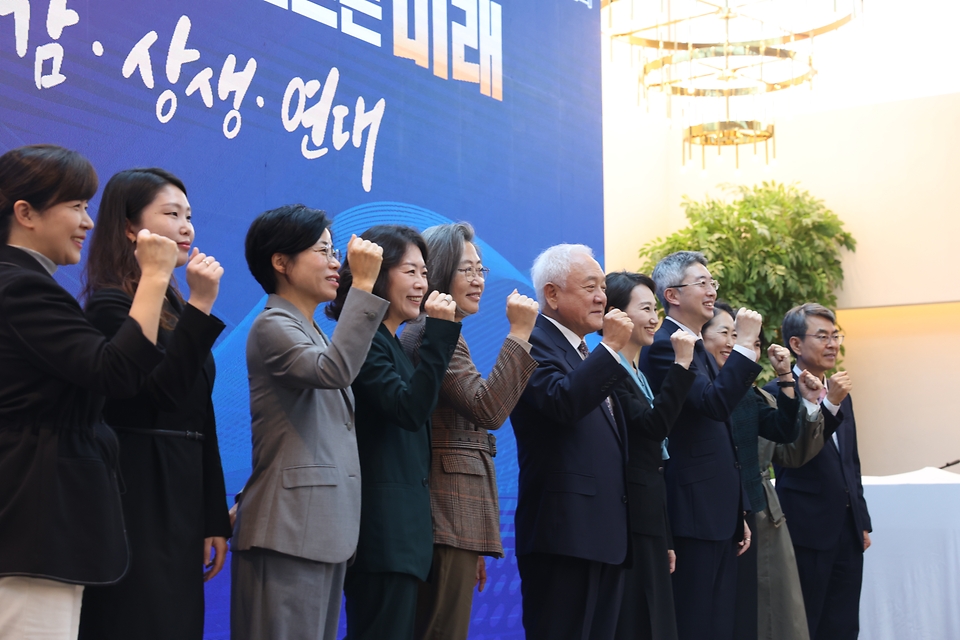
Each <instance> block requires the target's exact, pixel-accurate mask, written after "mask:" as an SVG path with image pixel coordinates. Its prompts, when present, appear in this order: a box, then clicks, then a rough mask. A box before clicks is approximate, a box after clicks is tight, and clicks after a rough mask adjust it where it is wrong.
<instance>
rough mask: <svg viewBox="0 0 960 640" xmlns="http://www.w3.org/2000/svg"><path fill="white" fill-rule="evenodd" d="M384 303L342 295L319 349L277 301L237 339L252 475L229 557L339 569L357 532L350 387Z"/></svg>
mask: <svg viewBox="0 0 960 640" xmlns="http://www.w3.org/2000/svg"><path fill="white" fill-rule="evenodd" d="M388 306H389V303H388V302H387V301H386V300H383V299H381V298H378V297H377V296H374V295H372V294H369V293H366V292H364V291H360V290H358V289H352V290H351V291H350V293H349V294H348V295H347V300H346V303H345V305H344V307H343V312H342V313H341V316H340V321H339V322H338V323H337V328H336V330H335V331H334V332H333V339H332V340H327V338H326V336H324V335H323V334H322V333H321V332H319V330H318V329H315V328H314V327H315V325H314V323H313V321H312V319H308V318H305V317H304V316H303V314H302V313H300V311H298V310H297V308H296V307H295V306H293V304H291V303H290V302H288V301H286V300H285V299H283V298H281V297H280V296H277V295H271V296H270V297H269V299H268V300H267V307H266V309H265V310H264V311H263V312H261V313H260V315H259V316H258V317H257V319H256V321H254V323H253V327H252V328H251V329H250V335H249V336H248V337H247V371H248V377H249V382H250V415H251V419H252V424H251V431H252V435H253V471H252V473H251V475H250V479H249V480H247V484H246V486H245V487H244V489H243V494H242V498H241V500H240V508H239V510H238V513H237V522H236V526H235V528H234V532H233V543H232V544H233V548H234V549H235V550H240V551H243V550H247V549H250V548H251V547H259V548H263V549H272V550H274V551H279V552H280V553H285V554H288V555H292V556H296V557H299V558H306V559H308V560H313V561H316V562H329V563H339V562H344V561H346V560H349V559H350V557H351V556H353V554H354V551H355V550H356V548H357V539H358V537H359V533H360V458H359V456H358V454H357V433H356V430H355V429H354V419H353V412H354V402H353V393H352V392H351V391H350V384H351V383H352V382H353V380H354V378H355V377H356V376H357V374H358V373H359V371H360V367H361V366H362V365H363V363H364V360H365V359H366V357H367V351H368V350H369V349H370V342H371V340H372V339H373V336H374V334H375V333H376V331H377V327H379V326H380V322H381V320H382V319H383V316H384V314H385V313H386V311H387V307H388Z"/></svg>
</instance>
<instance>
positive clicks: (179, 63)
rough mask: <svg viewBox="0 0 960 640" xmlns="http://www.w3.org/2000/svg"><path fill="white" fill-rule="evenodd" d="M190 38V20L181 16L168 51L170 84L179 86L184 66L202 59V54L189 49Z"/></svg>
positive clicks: (168, 77) (168, 78)
mask: <svg viewBox="0 0 960 640" xmlns="http://www.w3.org/2000/svg"><path fill="white" fill-rule="evenodd" d="M189 36H190V18H188V17H187V16H180V19H179V20H177V27H176V29H174V30H173V38H171V39H170V48H169V49H167V80H169V81H170V84H177V81H178V80H180V69H181V68H183V65H185V64H189V63H191V62H196V61H197V60H199V59H200V52H199V51H197V50H196V49H188V48H187V38H188V37H189Z"/></svg>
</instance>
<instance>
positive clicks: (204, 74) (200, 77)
mask: <svg viewBox="0 0 960 640" xmlns="http://www.w3.org/2000/svg"><path fill="white" fill-rule="evenodd" d="M211 78H213V69H211V68H210V67H206V68H205V69H203V71H201V72H200V73H198V74H197V75H195V76H193V80H191V81H190V84H188V85H187V90H186V92H185V93H186V94H187V95H188V96H192V95H193V94H194V93H196V92H197V91H198V90H199V91H200V97H201V98H202V99H203V104H205V105H207V108H208V109H209V108H210V107H212V106H213V87H212V86H211V84H210V79H211Z"/></svg>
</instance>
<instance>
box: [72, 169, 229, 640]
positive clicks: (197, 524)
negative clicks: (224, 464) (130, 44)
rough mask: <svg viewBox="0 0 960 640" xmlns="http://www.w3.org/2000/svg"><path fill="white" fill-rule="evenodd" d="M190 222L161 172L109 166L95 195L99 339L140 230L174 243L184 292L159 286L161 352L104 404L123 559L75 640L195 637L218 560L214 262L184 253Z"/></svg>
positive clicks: (127, 280)
mask: <svg viewBox="0 0 960 640" xmlns="http://www.w3.org/2000/svg"><path fill="white" fill-rule="evenodd" d="M191 219H192V212H191V209H190V203H189V201H188V200H187V192H186V188H185V187H184V185H183V183H182V182H181V181H180V180H179V179H178V178H177V177H175V176H173V175H171V174H170V173H167V172H166V171H164V170H162V169H132V170H128V171H121V172H120V173H118V174H116V175H115V176H113V177H112V178H111V179H110V181H109V182H108V183H107V186H106V187H105V188H104V190H103V198H102V199H101V202H100V210H99V212H98V215H97V228H96V230H95V231H94V233H93V239H92V242H91V247H90V255H89V256H88V257H87V266H86V288H85V290H84V293H85V295H86V298H87V302H86V314H87V318H88V319H89V320H90V322H91V324H93V325H94V326H95V327H97V328H98V329H99V330H100V331H102V332H103V334H104V335H106V336H108V337H110V336H113V335H115V334H116V333H117V331H118V330H119V329H120V327H121V325H122V324H123V319H124V317H125V316H126V314H127V311H128V309H129V308H130V304H131V301H132V299H133V296H134V295H135V294H136V292H137V289H138V284H139V280H140V275H141V274H140V270H139V269H138V268H137V263H136V260H135V259H134V255H133V247H134V245H133V243H132V240H133V239H134V238H136V234H137V232H138V231H139V230H141V229H146V230H148V231H150V232H152V233H156V234H158V235H161V236H163V237H165V238H169V239H170V240H171V241H173V242H175V243H177V248H178V253H177V266H178V267H179V266H184V265H186V271H187V274H186V275H187V284H188V285H189V287H190V298H189V300H187V301H186V302H185V301H184V300H183V298H182V297H181V295H180V293H179V291H178V290H177V286H176V283H175V281H174V280H173V279H171V280H170V281H169V282H168V288H167V291H166V301H165V303H164V309H163V315H162V316H161V320H160V332H159V336H158V339H157V343H158V344H159V345H160V346H162V347H163V348H164V350H165V351H166V352H167V354H168V356H167V358H166V359H165V360H164V362H163V363H162V364H161V365H160V366H158V367H157V368H156V369H154V370H153V372H152V373H151V374H150V377H149V378H148V379H147V383H146V384H145V385H144V386H143V388H142V389H141V391H140V393H139V394H137V395H136V396H135V397H133V398H127V399H111V400H108V401H107V402H106V404H105V405H104V409H103V415H104V418H105V420H106V421H107V424H109V425H110V426H111V427H113V429H114V430H115V431H117V437H118V438H119V440H120V451H121V455H120V470H121V473H122V477H123V480H124V484H125V485H126V491H125V492H124V494H123V496H122V498H123V515H124V518H125V520H126V523H127V531H128V537H129V540H130V552H131V562H130V571H129V572H128V574H127V575H126V577H125V578H124V579H123V580H122V581H120V583H119V584H116V585H113V586H109V587H96V588H91V589H87V591H86V593H85V594H84V597H83V613H82V616H81V620H80V637H81V638H90V639H92V640H111V639H116V640H126V639H128V638H138V639H140V640H147V639H150V638H156V639H157V640H164V639H168V638H176V639H177V640H201V639H202V637H203V613H204V606H203V583H204V581H206V580H208V579H210V578H212V577H213V576H215V575H216V574H217V573H218V572H219V571H220V568H221V567H222V566H223V561H224V558H225V557H226V551H227V538H228V537H230V532H231V528H230V520H229V518H228V516H227V506H226V505H227V503H226V490H225V488H224V482H223V470H222V468H221V465H220V452H219V449H218V447H217V431H216V421H215V419H214V413H213V402H212V400H211V393H212V392H213V382H214V376H215V368H214V361H213V356H212V355H211V354H210V349H211V347H213V343H214V341H215V340H216V339H217V336H218V335H220V332H221V331H223V328H224V325H223V323H222V322H221V321H220V320H218V319H217V318H216V317H214V316H213V315H211V313H210V312H211V308H212V307H213V302H214V300H215V299H216V297H217V292H218V290H219V283H220V277H221V275H222V274H223V268H222V267H221V266H220V264H219V263H218V262H217V261H216V260H215V259H214V258H213V257H212V256H207V255H204V254H203V253H200V252H199V250H198V249H197V248H195V247H194V248H193V249H192V251H191V245H192V244H193V240H194V229H193V223H192V221H191ZM201 558H202V559H203V563H204V565H205V566H207V567H208V571H207V572H206V573H204V571H203V567H202V566H201V564H200V560H201Z"/></svg>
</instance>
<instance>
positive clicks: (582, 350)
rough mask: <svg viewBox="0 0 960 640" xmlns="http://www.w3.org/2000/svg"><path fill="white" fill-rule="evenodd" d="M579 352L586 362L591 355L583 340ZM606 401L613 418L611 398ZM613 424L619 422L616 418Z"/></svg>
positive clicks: (608, 397) (578, 348)
mask: <svg viewBox="0 0 960 640" xmlns="http://www.w3.org/2000/svg"><path fill="white" fill-rule="evenodd" d="M577 351H579V352H580V357H581V358H583V359H584V360H586V359H587V356H589V355H590V349H587V343H586V342H585V341H583V340H581V341H580V346H579V347H577ZM604 400H605V401H606V405H607V411H608V412H609V413H610V417H611V418H613V402H611V401H610V396H607V397H606V398H604ZM613 422H614V423H616V422H617V420H616V418H613Z"/></svg>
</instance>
